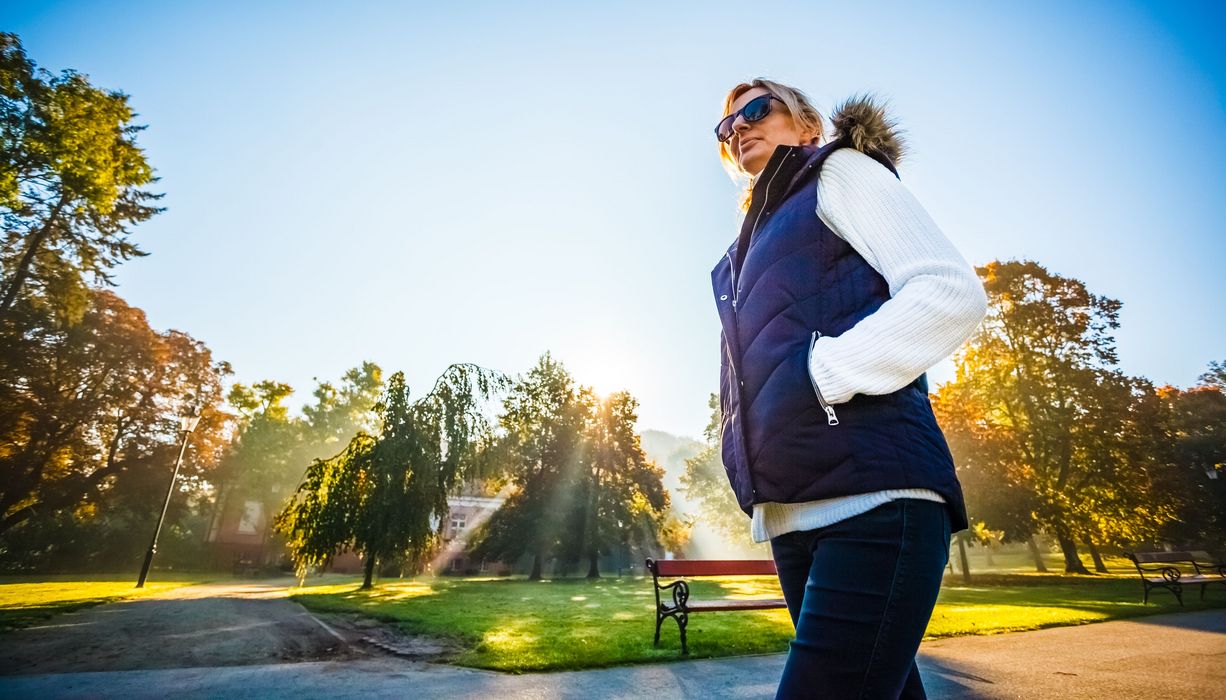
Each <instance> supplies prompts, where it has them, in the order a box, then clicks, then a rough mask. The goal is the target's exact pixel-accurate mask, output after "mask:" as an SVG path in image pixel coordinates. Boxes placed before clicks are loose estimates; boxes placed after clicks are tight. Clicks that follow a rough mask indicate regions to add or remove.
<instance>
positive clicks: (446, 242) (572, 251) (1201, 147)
mask: <svg viewBox="0 0 1226 700" xmlns="http://www.w3.org/2000/svg"><path fill="white" fill-rule="evenodd" d="M257 5H258V7H257ZM350 5H354V7H350ZM506 5H507V6H502V5H499V4H494V3H481V2H465V3H429V4H423V5H422V6H421V7H412V6H409V5H408V4H406V3H395V4H393V3H387V4H376V3H335V2H330V3H319V4H308V3H300V2H294V3H288V2H287V3H221V2H208V3H185V2H184V3H180V2H156V3H155V2H150V3H124V2H95V3H62V2H29V3H11V2H10V3H5V5H4V7H3V9H0V27H2V28H3V29H4V30H7V31H15V32H17V33H18V34H19V35H20V36H21V38H22V40H23V42H24V44H25V46H26V49H27V51H28V52H29V54H30V56H31V57H32V58H33V59H34V60H35V61H37V62H38V63H39V65H41V66H43V67H45V68H48V69H50V70H52V71H57V72H58V71H59V70H61V69H64V68H74V69H77V70H79V71H81V72H83V73H86V74H88V75H90V76H91V78H92V80H93V81H94V82H95V83H96V84H98V85H100V86H104V87H108V88H118V89H122V90H123V91H125V92H127V93H128V94H130V95H131V98H132V104H133V105H134V106H135V108H136V109H137V111H139V113H140V121H141V122H142V123H145V124H148V125H149V128H148V130H147V131H145V132H144V133H143V134H142V135H141V137H140V142H141V143H142V144H143V146H144V147H145V149H146V151H147V153H148V156H149V159H150V161H151V162H152V163H153V165H154V167H155V168H156V169H157V171H158V174H159V175H160V176H161V178H162V180H161V182H160V183H158V188H159V189H160V190H161V191H164V192H166V198H165V200H164V203H165V204H166V206H167V207H168V210H167V211H166V212H165V213H164V214H163V215H161V216H159V217H157V218H156V219H154V220H153V221H150V222H148V223H147V224H144V225H142V226H141V227H140V228H139V229H138V231H137V233H136V240H137V241H138V242H139V243H140V245H141V246H142V247H143V248H144V249H145V250H146V251H148V252H150V253H151V255H150V256H149V257H147V258H143V259H140V260H136V261H132V262H129V263H127V264H125V265H124V266H123V267H122V268H121V269H120V272H119V274H118V276H117V279H118V281H119V284H120V286H119V292H120V293H121V294H122V295H123V296H124V297H125V298H127V299H128V300H129V301H130V302H131V303H134V304H136V305H138V306H140V307H142V308H144V309H145V310H146V311H147V312H148V314H149V318H150V320H151V322H152V323H153V324H154V326H155V327H158V328H170V327H173V328H178V329H182V330H184V331H187V332H189V333H191V334H192V335H194V336H195V337H197V338H200V339H202V340H204V341H205V342H207V343H208V345H209V346H210V347H211V348H212V349H213V350H214V352H215V354H216V356H217V357H219V358H224V359H227V360H229V361H231V362H232V363H233V364H234V367H235V369H236V370H237V377H238V379H240V380H242V381H255V380H259V379H264V378H272V379H279V380H282V381H286V382H289V383H290V384H292V385H294V386H295V387H296V388H297V389H298V390H299V392H300V394H306V393H307V392H308V390H309V389H310V388H311V386H312V385H313V384H312V381H311V379H312V377H320V378H335V377H337V376H339V375H340V374H341V373H342V372H343V371H344V370H345V369H346V368H347V367H351V366H353V365H356V364H357V363H359V362H361V361H362V360H364V359H371V360H374V361H376V362H378V363H379V364H381V365H382V366H383V367H384V368H385V369H387V370H397V369H403V370H405V372H406V373H407V375H408V377H409V381H410V385H411V386H413V387H415V388H418V389H424V388H426V387H427V386H429V384H430V383H431V382H432V381H433V378H434V377H435V376H436V375H437V374H438V373H439V372H440V371H441V370H442V369H443V368H444V367H445V366H446V365H447V364H449V363H451V362H455V361H470V362H477V363H480V364H483V365H486V366H489V367H493V368H497V369H501V370H504V371H507V372H513V373H514V372H520V371H523V370H525V369H527V368H528V367H529V366H531V364H532V363H533V362H534V361H535V359H536V358H537V357H538V356H539V355H540V354H541V353H542V352H544V351H546V350H550V351H552V352H553V353H554V355H555V356H556V357H558V358H559V359H561V360H562V361H563V362H565V363H566V364H567V366H569V367H570V369H571V370H572V371H573V372H574V373H575V375H576V376H577V377H578V378H579V380H580V381H582V382H584V383H588V384H592V385H594V386H595V387H596V388H597V390H599V391H610V390H615V389H619V388H626V389H629V390H630V391H631V392H632V393H633V394H634V395H635V396H637V397H638V398H639V399H640V401H641V402H642V407H641V412H640V418H641V421H640V427H641V428H644V429H646V428H657V429H662V430H668V431H670V432H674V433H682V434H689V435H695V436H696V435H698V434H699V433H700V431H701V429H702V427H703V426H704V425H705V423H706V419H707V406H706V396H707V394H708V393H709V392H711V391H713V390H715V389H716V388H717V373H718V362H719V355H718V334H719V326H718V323H717V320H716V316H715V311H714V304H713V302H712V300H711V298H710V293H709V278H708V273H709V270H710V269H711V267H712V266H713V265H714V264H715V262H716V261H717V259H718V258H719V257H720V255H721V254H722V252H723V250H724V249H725V247H726V246H727V245H728V244H729V243H730V242H731V240H732V239H733V237H734V236H735V234H736V230H737V223H738V214H737V212H736V209H735V206H734V200H735V191H734V186H733V184H732V183H731V182H730V181H729V180H728V178H727V177H726V176H725V175H724V173H723V172H722V170H721V169H720V167H719V164H718V162H717V158H716V152H715V147H714V142H713V139H712V137H711V126H712V125H713V124H714V122H715V121H716V120H717V119H718V117H719V107H720V102H721V98H722V96H723V94H724V92H725V91H726V90H727V89H728V88H729V87H730V86H731V85H733V84H735V83H736V82H739V81H740V80H742V79H745V78H748V77H752V76H757V75H764V76H768V77H773V78H776V79H779V80H783V81H785V82H789V83H792V84H795V85H797V86H799V87H801V88H802V89H804V90H806V91H807V92H808V93H809V95H810V96H811V97H812V98H813V99H814V101H815V102H816V103H817V105H818V106H819V107H820V108H821V109H823V110H828V109H829V107H830V106H831V105H832V104H833V103H835V102H836V101H838V100H841V99H842V98H844V97H846V96H847V95H849V94H851V93H853V92H859V91H864V90H872V91H876V92H878V93H880V94H881V95H883V96H886V97H888V98H889V100H890V102H891V105H892V112H893V114H894V115H895V116H896V117H897V118H898V119H899V120H900V122H901V123H902V125H903V126H904V127H905V128H906V130H907V131H908V132H909V136H910V140H911V143H912V147H913V150H912V155H911V157H910V158H909V159H908V160H907V161H904V162H903V164H902V168H901V170H902V176H903V180H904V182H906V183H907V184H908V185H909V186H910V187H911V188H912V190H913V191H914V192H915V193H916V194H917V196H918V197H919V199H920V201H921V202H923V203H924V204H925V206H926V207H927V208H928V209H929V211H930V212H931V213H932V215H933V217H934V218H935V219H936V221H937V222H938V223H939V224H940V225H941V226H942V228H943V229H944V230H945V232H946V234H947V235H948V236H949V237H950V238H951V239H952V240H953V241H954V242H955V243H956V245H957V246H958V247H959V248H960V249H961V250H962V251H963V254H964V255H965V256H966V257H967V258H968V259H969V260H970V261H971V262H973V263H976V264H982V263H984V262H987V261H989V260H992V259H994V258H1002V259H1004V258H1022V257H1025V258H1032V259H1035V260H1038V261H1039V262H1041V263H1043V264H1045V265H1047V266H1048V267H1049V268H1051V269H1052V270H1054V271H1056V272H1059V273H1062V274H1066V275H1072V276H1075V277H1078V278H1080V279H1082V280H1085V281H1086V282H1087V283H1088V284H1089V285H1090V287H1091V289H1092V290H1093V291H1095V292H1097V293H1100V294H1105V295H1108V296H1112V297H1115V298H1118V299H1120V300H1122V301H1123V302H1124V308H1123V313H1122V322H1123V327H1122V328H1121V329H1120V331H1119V333H1118V336H1117V337H1118V340H1119V348H1120V357H1121V363H1122V367H1123V369H1124V370H1125V371H1127V372H1129V373H1132V374H1139V375H1144V376H1147V377H1149V378H1150V379H1152V380H1154V381H1156V382H1159V383H1172V384H1176V385H1188V384H1191V383H1192V382H1194V381H1195V379H1196V376H1197V375H1198V374H1199V373H1200V372H1201V371H1203V369H1204V368H1205V366H1206V364H1207V363H1208V362H1209V361H1210V360H1214V359H1219V360H1220V359H1226V323H1223V318H1224V317H1226V314H1223V313H1222V311H1221V304H1222V300H1223V298H1226V275H1224V274H1223V271H1224V270H1226V243H1224V242H1223V233H1224V228H1226V224H1224V223H1223V222H1226V197H1224V196H1223V185H1222V183H1223V181H1224V180H1226V178H1224V177H1223V176H1224V175H1226V166H1223V159H1224V157H1226V53H1224V49H1223V47H1222V43H1221V41H1220V39H1221V31H1222V28H1223V26H1224V25H1226V23H1224V22H1223V19H1224V15H1226V11H1224V10H1223V9H1222V5H1221V4H1220V3H1189V2H1181V3H1127V2H1111V3H1105V2H1104V3H1099V2H1082V3H1048V2H1037V3H1024V4H1017V3H1013V4H1007V5H1006V4H1004V3H965V4H963V3H950V4H946V5H944V6H943V7H941V8H940V9H933V8H929V7H920V6H919V4H918V3H897V4H886V5H884V6H881V7H878V8H876V9H873V10H869V9H864V8H861V7H858V6H857V5H856V4H854V3H845V2H844V3H813V2H799V3H778V4H772V3H766V2H762V3H745V2H738V3H720V2H701V3H675V4H674V3H651V2H643V3H618V4H616V7H613V6H611V4H605V3H587V4H585V6H578V5H579V4H578V3H572V4H571V5H575V6H573V7H567V6H566V5H565V4H562V3H551V4H533V3H514V4H513V5H514V6H513V7H511V5H512V4H511V3H507V4H506ZM874 5H878V4H877V3H874ZM950 376H951V372H950V369H949V364H948V363H946V364H945V365H942V366H939V367H938V368H937V369H935V370H934V372H933V373H932V378H933V379H934V380H935V381H941V380H945V379H948V378H950Z"/></svg>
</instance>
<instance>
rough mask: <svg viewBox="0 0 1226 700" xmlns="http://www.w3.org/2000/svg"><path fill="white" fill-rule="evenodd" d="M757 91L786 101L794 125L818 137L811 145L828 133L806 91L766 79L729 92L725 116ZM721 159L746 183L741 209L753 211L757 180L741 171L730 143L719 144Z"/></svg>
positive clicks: (742, 194) (729, 170) (801, 130)
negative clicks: (739, 100)
mask: <svg viewBox="0 0 1226 700" xmlns="http://www.w3.org/2000/svg"><path fill="white" fill-rule="evenodd" d="M754 88H762V89H764V90H766V91H767V92H768V93H770V94H771V95H772V96H774V97H775V98H777V99H778V100H779V101H780V102H782V103H783V106H784V107H786V108H787V110H788V114H789V115H791V117H792V123H793V124H794V125H795V126H796V128H797V130H799V131H800V132H801V133H802V134H804V133H810V134H814V136H813V138H812V139H811V140H810V141H809V143H814V144H816V143H821V140H822V137H823V136H825V134H826V130H825V127H824V126H823V123H822V115H821V113H820V112H818V111H817V108H816V107H814V106H813V104H812V103H811V102H809V98H808V97H806V96H805V94H804V93H803V92H801V91H800V90H797V89H796V88H794V87H792V86H790V85H784V84H783V83H777V82H775V81H773V80H767V79H766V78H754V79H753V80H750V81H749V82H747V83H741V84H739V85H737V86H736V87H734V88H732V89H731V90H729V91H728V95H727V96H726V97H724V111H723V112H722V114H723V116H725V117H726V116H728V113H729V112H730V111H732V103H733V102H736V100H737V98H739V97H740V96H741V95H744V94H745V93H746V92H748V91H750V90H752V89H754ZM719 160H720V162H721V163H722V164H723V166H724V170H726V171H727V172H728V176H729V177H731V178H732V179H733V181H734V182H743V183H744V189H742V190H741V209H742V210H747V209H749V198H750V195H751V193H752V191H753V184H754V177H753V176H752V175H750V174H749V173H747V172H745V171H744V170H742V169H741V166H740V164H739V163H737V161H736V158H735V157H734V156H733V155H732V152H731V151H729V150H728V143H727V142H720V144H719Z"/></svg>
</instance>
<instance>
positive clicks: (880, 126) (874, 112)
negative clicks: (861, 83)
mask: <svg viewBox="0 0 1226 700" xmlns="http://www.w3.org/2000/svg"><path fill="white" fill-rule="evenodd" d="M830 121H831V122H832V123H833V124H834V139H846V140H847V141H848V142H849V145H850V146H851V147H852V148H854V149H856V150H857V151H860V152H861V153H864V154H866V155H873V154H874V153H877V154H880V155H882V156H885V157H886V158H888V159H889V161H890V162H891V163H893V164H894V165H895V166H897V165H898V161H900V160H902V158H903V155H905V154H906V150H907V144H906V141H905V140H904V139H903V137H902V131H901V130H900V129H899V128H898V122H896V121H895V120H893V119H890V118H888V117H886V114H885V105H884V104H882V103H881V102H880V101H879V100H878V99H877V98H876V97H874V96H872V95H867V94H865V95H852V96H851V97H849V98H847V99H846V100H844V101H843V104H841V105H839V106H838V107H835V108H834V116H833V117H831V119H830Z"/></svg>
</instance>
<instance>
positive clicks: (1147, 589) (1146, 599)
mask: <svg viewBox="0 0 1226 700" xmlns="http://www.w3.org/2000/svg"><path fill="white" fill-rule="evenodd" d="M1151 587H1152V586H1150V585H1149V582H1148V581H1146V582H1145V598H1144V599H1143V600H1142V601H1141V604H1142V605H1149V589H1150V588H1151Z"/></svg>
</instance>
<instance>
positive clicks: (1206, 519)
mask: <svg viewBox="0 0 1226 700" xmlns="http://www.w3.org/2000/svg"><path fill="white" fill-rule="evenodd" d="M1209 377H1210V373H1206V375H1203V376H1202V377H1201V382H1202V383H1201V384H1200V385H1199V386H1196V387H1192V388H1190V389H1187V390H1179V389H1176V388H1174V387H1163V388H1161V389H1159V390H1158V392H1157V397H1158V399H1159V401H1161V402H1162V405H1163V407H1164V409H1165V411H1166V420H1165V421H1163V422H1162V424H1163V425H1164V426H1165V428H1166V430H1167V437H1168V440H1169V446H1168V459H1167V460H1166V469H1165V470H1164V471H1163V473H1162V474H1161V477H1160V479H1159V485H1158V492H1159V493H1160V494H1161V499H1162V500H1163V501H1165V502H1169V503H1171V504H1172V505H1173V508H1174V510H1175V512H1176V513H1177V517H1175V518H1173V519H1172V520H1171V521H1170V522H1169V523H1168V524H1167V525H1166V526H1165V527H1164V528H1163V529H1162V533H1161V537H1162V539H1164V540H1166V541H1169V542H1179V543H1184V544H1192V543H1196V544H1198V545H1203V546H1205V547H1208V548H1212V547H1219V546H1221V545H1222V544H1223V543H1224V541H1226V391H1223V389H1222V388H1219V387H1218V385H1217V384H1216V383H1215V382H1212V381H1210V380H1209Z"/></svg>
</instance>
